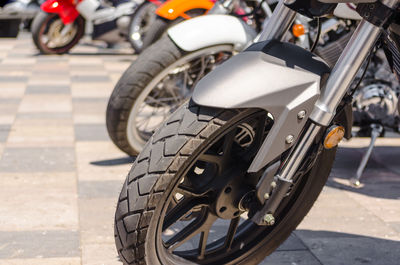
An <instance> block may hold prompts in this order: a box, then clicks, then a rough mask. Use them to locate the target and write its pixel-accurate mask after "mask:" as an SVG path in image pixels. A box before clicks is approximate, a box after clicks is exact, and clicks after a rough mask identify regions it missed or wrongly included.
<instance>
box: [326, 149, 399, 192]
mask: <svg viewBox="0 0 400 265" xmlns="http://www.w3.org/2000/svg"><path fill="white" fill-rule="evenodd" d="M365 151H366V148H343V147H342V148H340V149H339V150H338V152H337V155H336V161H335V164H334V167H333V169H332V174H331V177H330V179H329V180H328V182H327V186H329V187H333V188H338V189H343V190H348V191H352V192H357V193H361V194H365V195H368V196H372V197H378V198H387V199H399V198H400V147H391V146H377V147H375V148H374V150H373V153H372V156H371V158H370V160H369V161H368V164H367V167H366V169H365V171H364V173H363V176H362V179H361V182H362V186H361V187H359V188H356V187H353V186H351V185H350V182H349V180H350V178H351V177H354V176H355V175H356V171H357V168H358V165H359V163H360V161H361V158H362V155H363V154H364V153H365Z"/></svg>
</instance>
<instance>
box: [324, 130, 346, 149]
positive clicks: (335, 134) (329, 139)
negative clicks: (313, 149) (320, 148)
mask: <svg viewBox="0 0 400 265" xmlns="http://www.w3.org/2000/svg"><path fill="white" fill-rule="evenodd" d="M343 137H344V127H343V126H336V125H335V126H332V127H331V128H330V129H329V131H328V133H327V135H326V136H325V140H324V147H325V148H326V149H331V148H333V147H335V146H337V145H338V144H339V143H340V141H341V140H342V139H343Z"/></svg>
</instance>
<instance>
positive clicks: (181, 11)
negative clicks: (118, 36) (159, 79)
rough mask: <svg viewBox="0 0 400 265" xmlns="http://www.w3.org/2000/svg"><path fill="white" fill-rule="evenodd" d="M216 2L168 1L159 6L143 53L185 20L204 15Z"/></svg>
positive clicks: (144, 38) (140, 50) (146, 35)
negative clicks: (173, 26) (171, 28)
mask: <svg viewBox="0 0 400 265" xmlns="http://www.w3.org/2000/svg"><path fill="white" fill-rule="evenodd" d="M214 2H215V0H168V1H166V2H165V3H164V4H162V5H161V6H159V7H158V8H157V9H156V11H155V13H156V17H155V18H154V21H153V23H152V24H150V25H149V28H148V30H147V31H146V34H145V36H143V37H142V38H143V42H142V45H141V49H139V50H138V52H142V51H143V50H144V49H146V48H147V47H149V46H150V45H151V44H152V43H154V42H155V41H157V40H158V39H159V38H160V37H161V36H162V35H163V34H164V33H165V32H166V30H167V29H168V28H169V27H171V26H172V25H175V24H177V23H179V22H181V21H183V20H187V19H190V18H193V17H196V16H200V15H204V14H205V13H207V11H209V10H210V9H211V8H212V7H213V6H214Z"/></svg>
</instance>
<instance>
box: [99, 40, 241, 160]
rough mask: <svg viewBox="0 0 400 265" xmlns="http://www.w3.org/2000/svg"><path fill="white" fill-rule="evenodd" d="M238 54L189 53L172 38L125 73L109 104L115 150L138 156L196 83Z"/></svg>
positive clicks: (225, 48) (219, 49)
mask: <svg viewBox="0 0 400 265" xmlns="http://www.w3.org/2000/svg"><path fill="white" fill-rule="evenodd" d="M234 52H235V51H234V47H233V44H221V45H215V46H209V47H204V48H201V49H199V50H196V51H193V52H185V51H183V50H181V49H180V48H179V47H177V46H176V45H175V44H174V42H173V41H172V40H171V39H170V38H168V37H165V38H162V39H161V40H159V41H157V42H156V43H155V44H154V45H152V46H150V47H149V48H148V49H147V50H146V51H144V53H142V54H141V55H140V56H139V57H138V59H137V60H136V61H135V62H133V63H132V64H131V66H130V67H129V68H128V69H127V70H126V71H125V73H124V74H123V75H122V77H121V78H120V80H119V81H118V83H117V85H116V86H115V88H114V90H113V92H112V94H111V97H110V99H109V102H108V106H107V112H106V124H107V130H108V134H109V136H110V138H111V139H112V141H113V142H114V144H115V145H116V146H118V148H120V149H121V150H122V151H124V152H125V153H127V154H129V155H131V156H135V155H137V154H138V153H139V152H140V151H141V150H142V148H143V146H144V145H145V143H146V142H147V140H148V139H149V138H150V137H151V135H152V134H153V132H154V131H155V130H156V129H157V128H158V127H159V126H160V124H161V123H162V122H163V121H165V120H166V119H167V118H168V116H169V115H170V114H171V113H172V112H174V111H175V110H176V109H177V108H178V107H179V106H180V105H181V104H182V103H183V102H184V101H185V100H187V99H188V98H189V97H190V96H191V93H192V90H193V88H194V86H195V85H196V84H197V82H198V81H199V80H200V79H201V78H202V77H203V76H204V75H206V74H207V73H208V72H210V71H211V70H212V69H214V68H215V67H216V66H217V65H219V64H220V63H222V62H224V61H225V60H227V59H228V58H230V57H231V56H232V55H233V53H234Z"/></svg>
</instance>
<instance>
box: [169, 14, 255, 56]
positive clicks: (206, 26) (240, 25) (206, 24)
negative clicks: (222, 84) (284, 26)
mask: <svg viewBox="0 0 400 265" xmlns="http://www.w3.org/2000/svg"><path fill="white" fill-rule="evenodd" d="M256 35H257V33H256V32H255V31H254V30H253V29H252V28H251V27H250V26H248V25H246V24H245V23H244V22H243V21H242V20H240V19H239V18H236V17H234V16H229V15H207V16H201V17H196V18H193V19H190V20H187V21H184V22H182V23H179V24H178V25H176V26H174V27H171V28H170V29H169V30H168V36H169V37H170V38H171V40H172V41H173V42H174V43H175V44H176V45H177V46H178V47H179V48H181V49H182V50H184V51H188V52H192V51H196V50H198V49H201V48H204V47H210V46H214V45H219V44H234V46H235V49H236V50H238V51H241V50H243V49H244V48H245V47H247V46H248V45H249V44H250V43H251V42H252V41H253V39H254V38H255V37H256Z"/></svg>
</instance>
